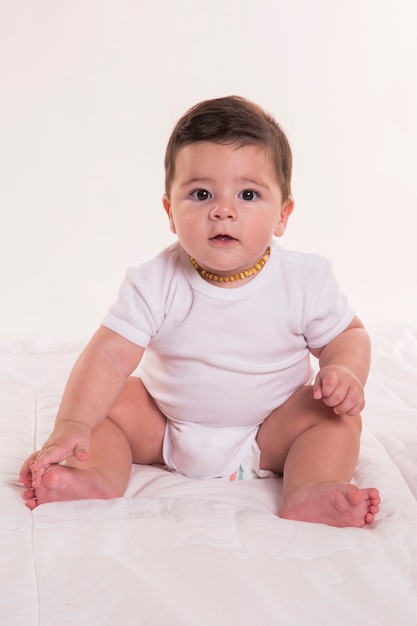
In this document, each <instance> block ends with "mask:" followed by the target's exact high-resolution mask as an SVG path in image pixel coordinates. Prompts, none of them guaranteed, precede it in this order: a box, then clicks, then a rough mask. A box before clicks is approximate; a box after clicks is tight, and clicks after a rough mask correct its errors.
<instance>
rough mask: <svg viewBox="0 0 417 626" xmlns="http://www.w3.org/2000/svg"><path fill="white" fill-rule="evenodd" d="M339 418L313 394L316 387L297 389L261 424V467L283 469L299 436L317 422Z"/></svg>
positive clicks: (258, 440)
mask: <svg viewBox="0 0 417 626" xmlns="http://www.w3.org/2000/svg"><path fill="white" fill-rule="evenodd" d="M334 419H337V417H336V416H335V414H334V413H333V411H332V410H331V409H329V407H327V406H326V405H325V404H324V403H323V402H321V401H320V400H315V399H314V398H313V388H312V386H311V385H306V386H305V387H301V388H300V389H297V391H295V392H294V393H293V394H292V395H291V396H290V397H289V398H288V400H286V401H285V402H284V404H282V405H281V406H280V407H278V408H277V409H275V411H273V412H272V413H271V415H269V416H268V417H267V418H266V420H265V421H264V422H263V424H262V425H261V426H260V428H259V431H258V435H257V442H258V446H259V448H260V450H261V465H260V467H261V469H268V470H271V471H273V472H276V473H282V471H283V468H284V463H285V460H286V458H287V454H288V451H289V449H290V448H291V446H292V444H293V443H294V441H295V439H296V438H297V437H298V436H299V435H300V434H301V433H302V432H304V431H305V430H307V429H309V428H311V427H312V426H314V425H315V424H317V423H319V422H321V421H326V420H334Z"/></svg>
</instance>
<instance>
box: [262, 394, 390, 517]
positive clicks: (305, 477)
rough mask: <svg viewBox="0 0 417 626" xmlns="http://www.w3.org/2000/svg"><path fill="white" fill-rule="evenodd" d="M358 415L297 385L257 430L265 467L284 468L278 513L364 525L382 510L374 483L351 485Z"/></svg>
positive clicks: (357, 439) (357, 447)
mask: <svg viewBox="0 0 417 626" xmlns="http://www.w3.org/2000/svg"><path fill="white" fill-rule="evenodd" d="M360 433H361V419H360V416H356V417H350V416H338V415H335V414H334V413H333V411H332V410H331V409H329V408H328V407H326V405H325V404H324V403H323V402H322V401H320V400H315V399H314V398H313V395H312V389H311V387H303V388H302V389H299V390H298V391H297V392H296V393H295V394H294V395H293V396H291V398H289V400H287V402H285V403H284V404H283V405H282V406H281V407H279V408H278V409H277V410H276V411H274V412H273V413H272V414H271V415H270V416H269V417H268V418H267V420H265V422H264V423H263V425H262V426H261V428H260V430H259V433H258V444H259V447H260V449H261V468H262V469H269V470H272V471H275V472H277V473H283V502H282V506H281V510H280V513H279V515H280V517H284V518H287V519H294V520H300V521H306V522H317V523H323V524H329V525H331V526H342V527H343V526H356V527H360V526H364V525H365V524H369V523H371V522H372V521H373V520H374V517H375V514H376V513H377V512H378V510H379V503H380V499H379V493H378V491H377V490H376V489H374V488H369V489H358V487H356V486H355V485H353V484H351V483H350V481H351V479H352V474H353V470H354V468H355V465H356V462H357V458H358V454H359V442H360Z"/></svg>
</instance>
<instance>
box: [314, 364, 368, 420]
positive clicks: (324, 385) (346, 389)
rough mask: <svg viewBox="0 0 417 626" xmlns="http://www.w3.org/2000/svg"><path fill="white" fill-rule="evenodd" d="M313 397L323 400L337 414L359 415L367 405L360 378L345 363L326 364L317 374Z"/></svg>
mask: <svg viewBox="0 0 417 626" xmlns="http://www.w3.org/2000/svg"><path fill="white" fill-rule="evenodd" d="M313 397H314V398H316V400H323V402H324V404H326V405H327V406H329V407H332V408H333V411H334V412H335V413H336V415H342V414H345V415H358V414H359V413H360V412H361V411H362V409H363V407H364V406H365V394H364V389H363V385H362V383H361V381H360V380H359V378H358V377H357V376H356V375H355V374H354V373H353V372H352V371H351V370H350V369H349V368H347V367H344V366H343V365H326V366H325V367H323V368H322V369H321V370H320V371H319V373H318V374H317V376H316V379H315V381H314V385H313Z"/></svg>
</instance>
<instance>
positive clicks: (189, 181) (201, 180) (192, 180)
mask: <svg viewBox="0 0 417 626" xmlns="http://www.w3.org/2000/svg"><path fill="white" fill-rule="evenodd" d="M211 182H212V180H211V179H210V178H204V177H201V178H199V177H198V176H197V177H193V178H188V179H187V180H185V181H184V182H183V183H181V185H180V187H188V186H189V185H196V184H197V183H198V184H199V185H208V184H210V183H211Z"/></svg>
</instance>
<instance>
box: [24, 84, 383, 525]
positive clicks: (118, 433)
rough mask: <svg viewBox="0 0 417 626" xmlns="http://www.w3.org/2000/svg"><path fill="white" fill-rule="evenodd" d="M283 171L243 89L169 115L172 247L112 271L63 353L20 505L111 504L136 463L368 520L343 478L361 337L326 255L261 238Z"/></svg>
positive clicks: (286, 211) (276, 223) (356, 412)
mask: <svg viewBox="0 0 417 626" xmlns="http://www.w3.org/2000/svg"><path fill="white" fill-rule="evenodd" d="M291 170H292V155H291V149H290V146H289V143H288V140H287V138H286V136H285V134H284V132H283V131H282V129H281V128H280V126H279V125H278V124H277V122H276V121H275V120H274V119H273V118H272V117H271V116H270V115H269V114H267V113H266V112H265V111H263V110H262V109H261V108H260V107H259V106H257V105H256V104H254V103H252V102H249V101H247V100H245V99H244V98H241V97H237V96H230V97H225V98H218V99H214V100H207V101H204V102H201V103H199V104H197V105H196V106H194V107H193V108H191V109H190V110H189V111H188V112H187V113H186V114H185V115H184V116H183V117H182V118H181V119H180V120H179V122H178V123H177V125H176V126H175V128H174V130H173V132H172V135H171V137H170V139H169V142H168V146H167V150H166V156H165V171H166V186H165V194H164V196H163V205H164V208H165V211H166V213H167V216H168V219H169V224H170V228H171V230H172V232H173V233H175V234H176V236H177V242H176V243H174V244H173V245H171V246H170V247H168V248H167V249H165V250H163V251H162V252H161V253H160V254H159V255H157V256H156V257H155V258H154V259H153V260H151V261H149V262H148V263H145V264H144V265H142V266H140V267H139V268H136V269H131V270H130V271H129V272H128V273H127V276H126V279H125V281H124V283H123V284H122V287H121V289H120V293H119V297H118V299H117V301H116V303H115V304H114V305H113V306H112V307H111V308H110V309H109V312H108V314H107V316H106V317H105V319H104V320H103V322H102V325H101V327H100V328H99V329H98V330H97V332H96V333H95V335H94V336H93V337H92V339H91V340H90V342H89V344H88V345H87V347H86V348H85V349H84V351H83V352H82V354H81V356H80V357H79V359H78V360H77V362H76V364H75V366H74V368H73V370H72V372H71V375H70V377H69V380H68V383H67V386H66V388H65V392H64V394H63V398H62V401H61V405H60V407H59V411H58V414H57V417H56V422H55V426H54V429H53V432H52V434H51V435H50V437H49V438H48V440H47V441H46V443H45V444H44V446H43V448H42V449H41V450H40V451H36V452H34V453H33V454H32V455H31V456H30V457H29V458H28V459H27V460H26V461H25V462H24V464H23V466H22V469H21V472H20V481H21V483H23V485H24V488H25V489H24V494H23V495H24V498H25V500H26V504H27V506H28V507H29V508H30V509H33V508H34V507H36V506H37V505H39V504H42V503H45V502H52V501H62V500H76V499H82V498H103V499H107V498H114V497H120V496H123V494H124V492H125V489H126V486H127V484H128V481H129V477H130V472H131V465H132V463H138V464H164V465H166V466H167V467H168V468H170V469H171V470H173V471H176V472H179V473H181V474H183V475H185V476H189V477H192V478H197V479H210V478H225V479H231V480H233V479H236V478H250V477H262V476H270V475H282V477H283V478H282V480H283V498H282V505H281V507H280V511H279V516H280V517H282V518H286V519H292V520H302V521H307V522H316V523H323V524H329V525H333V526H339V527H343V526H355V527H361V526H364V525H366V524H370V523H372V522H373V520H374V518H375V515H376V514H377V513H378V511H379V504H380V498H379V493H378V491H377V489H375V488H372V487H371V488H365V489H360V488H358V487H357V486H356V485H354V484H352V483H351V480H352V474H353V471H354V468H355V465H356V462H357V459H358V454H359V445H360V434H361V417H360V412H361V410H362V409H363V407H364V384H365V381H366V378H367V375H368V371H369V364H370V342H369V338H368V335H367V333H366V331H365V330H364V327H363V325H362V323H361V321H360V320H359V319H358V317H356V316H355V314H354V313H353V311H352V310H351V309H350V307H349V305H348V303H347V300H346V298H345V297H344V296H343V295H342V294H341V293H340V291H339V288H338V284H337V282H336V280H335V278H334V276H333V274H332V271H331V266H330V263H329V262H328V261H327V260H326V259H324V258H323V257H321V256H318V255H312V254H304V253H301V252H293V251H288V250H285V249H283V248H282V247H280V246H279V245H278V243H277V241H276V239H274V236H275V237H281V236H282V235H283V234H284V232H285V228H286V226H287V222H288V219H289V217H290V215H291V213H292V210H293V207H294V202H293V199H292V196H291ZM310 355H313V357H315V358H317V359H318V362H319V371H318V374H317V375H316V376H315V377H313V372H312V368H311V363H310ZM139 364H140V367H139V370H138V374H139V376H132V372H134V371H135V370H136V369H137V368H138V365H139Z"/></svg>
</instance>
